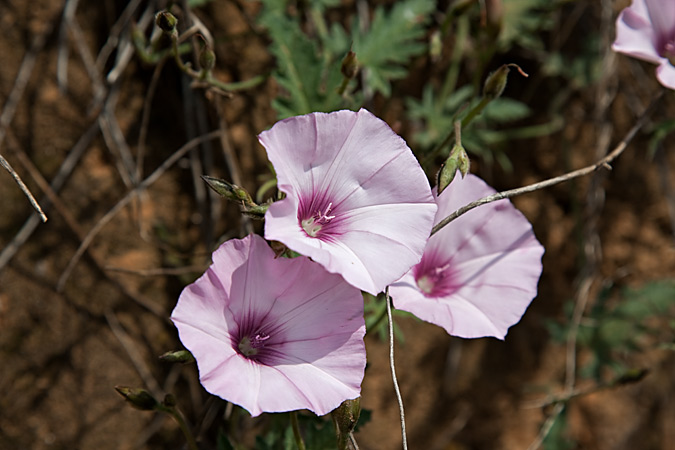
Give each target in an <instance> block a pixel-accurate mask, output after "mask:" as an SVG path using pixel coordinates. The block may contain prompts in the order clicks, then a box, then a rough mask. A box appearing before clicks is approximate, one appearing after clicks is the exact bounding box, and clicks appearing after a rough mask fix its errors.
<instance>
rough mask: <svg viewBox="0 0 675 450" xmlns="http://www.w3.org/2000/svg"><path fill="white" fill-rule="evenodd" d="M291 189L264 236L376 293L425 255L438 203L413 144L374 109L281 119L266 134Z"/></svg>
mask: <svg viewBox="0 0 675 450" xmlns="http://www.w3.org/2000/svg"><path fill="white" fill-rule="evenodd" d="M259 139H260V142H261V143H262V145H263V146H264V147H265V149H267V155H268V157H269V159H270V161H271V162H272V164H273V165H274V169H275V170H276V174H277V181H278V186H279V190H281V191H282V192H283V193H285V194H286V198H285V199H283V200H281V201H278V202H275V203H273V204H272V205H271V206H270V207H269V209H268V211H267V214H266V215H265V237H266V238H267V239H270V240H277V241H280V242H282V243H284V244H285V245H286V246H288V247H289V248H290V249H292V250H294V251H296V252H298V253H301V254H303V255H306V256H309V257H310V258H312V259H313V260H314V261H316V262H318V263H319V264H321V265H322V266H324V267H325V268H326V269H327V270H328V271H329V272H331V273H339V274H340V275H342V276H343V277H344V278H345V280H347V282H349V283H350V284H352V285H353V286H356V287H357V288H359V289H362V290H364V291H367V292H370V293H371V294H377V293H378V292H380V291H382V290H383V289H384V288H385V286H387V285H388V284H390V283H392V282H394V281H396V280H397V279H399V278H400V277H401V276H402V275H403V274H404V273H406V272H407V271H408V270H409V269H410V268H411V267H412V266H413V265H414V264H416V263H418V262H419V261H420V258H421V257H422V251H423V250H424V245H425V243H426V241H427V239H428V237H429V233H430V231H431V226H432V225H433V223H432V222H433V218H434V213H435V212H436V205H435V203H434V200H433V196H432V194H431V188H430V187H429V182H428V181H427V178H426V176H425V174H424V172H423V171H422V168H421V167H420V165H419V163H418V162H417V160H416V159H415V157H414V155H413V154H412V152H411V151H410V149H409V148H408V146H407V145H406V143H405V141H403V139H401V138H400V137H399V136H397V135H396V134H395V133H394V132H393V131H392V130H391V128H389V126H387V124H386V123H384V122H383V121H382V120H380V119H378V118H377V117H375V116H374V115H372V114H371V113H370V112H368V111H366V110H365V109H362V110H360V111H359V112H358V113H356V112H353V111H338V112H333V113H330V114H324V113H312V114H307V115H305V116H299V117H291V118H289V119H286V120H282V121H281V122H278V123H277V124H276V125H274V126H273V127H272V128H271V129H270V130H268V131H265V132H263V133H261V134H260V136H259Z"/></svg>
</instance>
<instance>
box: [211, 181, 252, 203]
mask: <svg viewBox="0 0 675 450" xmlns="http://www.w3.org/2000/svg"><path fill="white" fill-rule="evenodd" d="M202 179H203V180H204V181H206V183H207V184H208V185H209V187H210V188H211V189H213V190H214V191H216V192H217V193H218V194H219V195H221V196H223V197H225V198H226V199H228V200H232V201H234V202H237V203H244V204H245V205H248V206H254V205H255V202H253V198H251V194H249V193H248V191H247V190H246V189H244V188H243V187H240V186H237V185H236V184H232V183H229V182H227V181H225V180H221V179H220V178H215V177H209V176H206V175H202Z"/></svg>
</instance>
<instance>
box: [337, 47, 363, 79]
mask: <svg viewBox="0 0 675 450" xmlns="http://www.w3.org/2000/svg"><path fill="white" fill-rule="evenodd" d="M340 71H341V72H342V75H344V76H345V78H349V79H352V78H354V77H355V76H356V74H357V73H358V72H359V60H358V59H356V53H354V52H353V51H351V50H349V52H348V53H347V55H346V56H345V57H344V58H343V59H342V65H341V66H340Z"/></svg>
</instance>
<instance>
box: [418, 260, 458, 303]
mask: <svg viewBox="0 0 675 450" xmlns="http://www.w3.org/2000/svg"><path fill="white" fill-rule="evenodd" d="M413 275H414V276H415V282H416V283H417V287H418V288H419V289H420V291H422V294H424V296H425V297H445V296H448V295H450V294H452V293H453V292H455V291H456V290H457V289H458V287H459V286H458V285H457V281H456V279H455V276H454V271H453V270H452V267H451V265H450V262H449V261H448V262H444V263H439V262H438V261H437V258H434V257H433V256H432V257H428V258H427V257H426V255H425V257H423V258H422V261H421V262H420V263H419V264H418V265H416V266H415V268H414V269H413Z"/></svg>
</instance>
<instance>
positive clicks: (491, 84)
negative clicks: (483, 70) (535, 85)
mask: <svg viewBox="0 0 675 450" xmlns="http://www.w3.org/2000/svg"><path fill="white" fill-rule="evenodd" d="M511 67H515V68H516V69H517V70H518V73H520V74H521V75H522V76H524V77H527V76H528V75H527V74H526V73H525V72H523V69H521V68H520V67H519V66H518V65H517V64H504V65H503V66H501V67H500V68H499V69H497V70H495V71H494V72H492V73H491V74H490V75H488V77H487V80H485V84H484V85H483V97H485V98H486V99H488V100H494V99H496V98H497V97H501V95H502V93H503V92H504V88H505V87H506V81H507V78H508V75H509V72H510V71H511Z"/></svg>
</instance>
